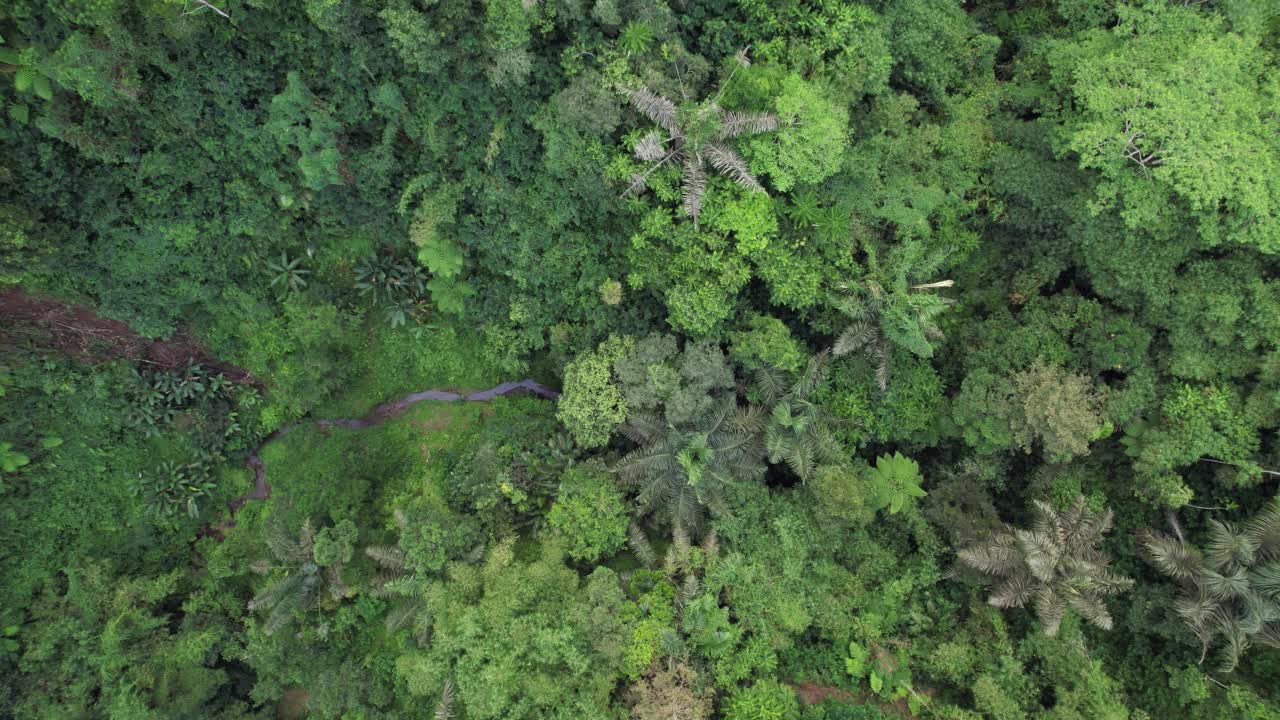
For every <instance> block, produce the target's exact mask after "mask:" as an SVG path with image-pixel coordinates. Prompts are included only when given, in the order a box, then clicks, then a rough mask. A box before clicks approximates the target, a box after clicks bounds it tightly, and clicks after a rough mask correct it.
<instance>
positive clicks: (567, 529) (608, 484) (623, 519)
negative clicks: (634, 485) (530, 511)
mask: <svg viewBox="0 0 1280 720" xmlns="http://www.w3.org/2000/svg"><path fill="white" fill-rule="evenodd" d="M547 522H548V523H549V524H550V525H551V527H553V528H555V529H556V530H558V531H560V532H561V533H563V534H564V535H565V537H566V538H567V540H568V542H569V544H568V547H567V548H566V551H567V552H568V554H569V557H571V558H573V559H575V560H581V561H585V562H596V561H597V560H599V559H600V558H603V557H608V556H610V555H612V554H614V553H615V552H617V551H618V549H619V548H621V547H622V545H623V544H624V543H625V542H626V540H627V525H628V524H629V522H630V520H629V517H628V512H627V507H626V505H625V504H624V502H623V497H622V492H621V490H619V489H618V487H617V483H616V482H615V481H614V478H613V476H612V475H611V474H610V473H609V471H608V469H607V468H606V467H604V465H603V464H601V463H597V462H592V463H586V464H580V465H575V466H574V467H572V468H569V470H568V471H566V472H565V474H564V475H563V476H561V478H560V491H559V492H558V493H557V494H556V502H555V504H554V505H552V506H551V511H550V512H548V513H547Z"/></svg>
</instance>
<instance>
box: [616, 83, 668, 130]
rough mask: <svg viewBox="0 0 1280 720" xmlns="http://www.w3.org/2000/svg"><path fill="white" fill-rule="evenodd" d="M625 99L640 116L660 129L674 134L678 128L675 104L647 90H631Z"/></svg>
mask: <svg viewBox="0 0 1280 720" xmlns="http://www.w3.org/2000/svg"><path fill="white" fill-rule="evenodd" d="M627 99H628V100H629V101H630V102H631V107H634V108H635V109H636V110H637V111H639V112H640V114H642V115H644V116H645V117H647V118H649V119H650V120H652V121H653V122H654V123H655V124H656V125H658V126H659V127H661V128H662V129H664V130H666V131H667V132H670V133H672V134H675V133H677V132H679V130H680V128H679V125H678V124H677V122H676V104H675V103H673V102H671V101H670V100H668V99H666V98H664V97H662V96H661V95H659V94H657V93H655V92H652V91H651V90H649V89H648V88H640V89H639V90H631V91H630V92H628V93H627Z"/></svg>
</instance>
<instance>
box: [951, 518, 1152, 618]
mask: <svg viewBox="0 0 1280 720" xmlns="http://www.w3.org/2000/svg"><path fill="white" fill-rule="evenodd" d="M1035 506H1036V520H1035V524H1034V525H1033V526H1032V528H1031V529H1030V530H1023V529H1020V528H1014V529H1009V530H1006V531H1004V532H1001V533H998V534H996V535H995V536H994V537H992V538H991V539H990V540H989V541H987V542H984V543H980V544H977V545H973V546H970V547H967V548H964V549H962V550H960V551H959V556H960V560H961V561H962V562H963V563H964V564H965V565H968V566H969V567H972V568H974V569H975V570H977V571H979V572H981V573H984V574H986V575H990V576H992V577H994V578H997V579H998V582H997V583H996V586H995V587H994V588H993V590H992V593H991V597H990V598H988V600H987V602H988V603H990V604H991V605H993V606H995V607H998V608H1010V607H1022V606H1023V605H1025V604H1026V603H1027V602H1028V601H1031V602H1034V603H1035V608H1036V615H1037V616H1038V617H1039V618H1040V624H1041V628H1042V629H1043V630H1044V634H1045V635H1050V636H1052V635H1056V634H1057V633H1058V626H1059V625H1061V624H1062V618H1063V616H1064V615H1066V612H1067V609H1068V608H1071V609H1073V610H1075V611H1076V612H1078V613H1080V615H1081V616H1082V617H1084V619H1085V620H1088V621H1089V622H1091V623H1093V624H1094V625H1097V626H1098V627H1100V628H1102V629H1103V630H1110V629H1111V624H1112V623H1111V613H1109V612H1107V606H1106V604H1105V602H1104V601H1105V599H1106V597H1107V596H1108V595H1115V594H1117V593H1120V592H1123V591H1125V590H1128V589H1129V588H1130V587H1132V586H1133V580H1131V579H1129V578H1127V577H1124V576H1123V575H1119V574H1116V573H1114V572H1112V571H1111V570H1110V568H1109V567H1108V566H1109V565H1110V564H1111V559H1110V558H1108V557H1107V556H1106V555H1104V554H1102V552H1101V551H1100V550H1098V548H1097V545H1098V543H1100V542H1101V541H1102V536H1103V535H1105V534H1106V533H1107V531H1108V530H1110V529H1111V522H1112V513H1111V510H1109V509H1108V510H1104V511H1103V512H1101V513H1095V512H1093V511H1091V510H1090V509H1089V508H1088V506H1087V505H1085V500H1084V497H1083V496H1080V497H1077V498H1076V499H1075V501H1074V502H1073V503H1071V507H1069V508H1067V509H1066V510H1065V511H1063V512H1058V511H1057V510H1055V509H1054V508H1053V507H1052V506H1050V505H1048V504H1047V503H1043V502H1040V501H1038V500H1037V501H1036V503H1035Z"/></svg>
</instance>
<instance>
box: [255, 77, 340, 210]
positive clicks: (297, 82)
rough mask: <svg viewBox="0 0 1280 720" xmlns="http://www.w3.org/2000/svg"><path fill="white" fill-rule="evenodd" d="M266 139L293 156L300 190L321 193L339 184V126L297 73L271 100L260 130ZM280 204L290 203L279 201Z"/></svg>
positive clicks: (288, 200)
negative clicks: (268, 112) (300, 186)
mask: <svg viewBox="0 0 1280 720" xmlns="http://www.w3.org/2000/svg"><path fill="white" fill-rule="evenodd" d="M264 130H265V131H266V133H267V135H268V136H269V137H271V138H274V139H275V141H276V145H277V146H279V148H280V150H281V151H282V152H285V153H292V152H296V153H297V165H298V170H299V171H300V172H301V174H302V186H303V187H304V188H306V189H308V190H313V191H314V190H322V189H324V188H325V187H328V186H329V185H337V184H340V183H342V178H341V177H340V176H339V173H338V163H339V162H340V160H341V159H342V156H341V154H340V153H339V152H338V138H337V135H338V133H339V132H340V131H341V130H342V126H341V125H340V124H339V122H338V121H337V120H336V119H335V118H334V117H333V115H332V114H331V113H330V112H328V111H327V110H326V109H325V105H324V104H323V103H321V102H320V101H319V100H318V99H317V98H316V96H315V95H314V94H313V93H312V92H311V89H310V88H308V87H307V85H306V83H304V82H303V80H302V75H301V73H298V72H296V71H290V72H289V73H288V74H287V75H286V77H285V87H284V90H283V91H282V92H281V93H280V94H279V95H276V96H275V97H273V98H271V109H270V116H269V119H268V120H267V124H266V126H265V127H264ZM281 202H282V203H292V202H293V201H292V199H291V198H288V199H286V198H282V199H281Z"/></svg>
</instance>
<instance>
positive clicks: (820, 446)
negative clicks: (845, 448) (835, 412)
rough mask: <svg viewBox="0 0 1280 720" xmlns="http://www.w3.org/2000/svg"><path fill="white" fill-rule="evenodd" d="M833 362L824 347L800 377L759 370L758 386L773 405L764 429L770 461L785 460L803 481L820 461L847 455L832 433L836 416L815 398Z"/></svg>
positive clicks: (756, 388)
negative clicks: (815, 400)
mask: <svg viewBox="0 0 1280 720" xmlns="http://www.w3.org/2000/svg"><path fill="white" fill-rule="evenodd" d="M829 362H830V354H829V353H828V352H827V351H823V352H820V353H818V354H817V355H815V356H814V357H812V358H810V360H809V363H808V365H807V366H806V367H805V369H804V370H803V371H801V373H800V374H799V375H798V376H796V377H791V376H790V375H788V374H787V373H784V372H782V371H780V370H778V369H776V368H771V367H764V368H761V369H759V370H757V371H756V382H755V390H756V391H757V392H758V393H759V395H760V398H761V400H762V401H763V402H764V403H765V406H766V407H768V408H769V420H768V424H767V425H766V426H765V433H764V446H765V452H766V453H767V456H768V458H769V462H771V463H777V462H785V463H786V464H787V467H789V468H791V470H792V472H794V473H795V474H796V475H798V476H799V477H800V480H801V481H803V482H808V481H809V478H811V477H812V476H813V474H814V472H815V471H816V469H817V467H818V465H819V464H821V463H837V462H839V461H840V460H841V459H842V455H843V452H842V451H841V448H840V443H839V442H837V441H836V439H835V436H834V435H832V433H831V426H832V425H833V424H834V423H835V422H836V419H835V418H834V417H833V416H832V415H831V414H830V413H829V412H827V411H826V410H825V409H824V408H823V406H822V405H820V404H818V403H816V402H814V399H813V398H814V395H816V394H817V392H818V390H819V389H820V388H821V387H822V383H823V382H824V381H825V380H826V377H827V372H828V369H829Z"/></svg>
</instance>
